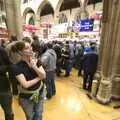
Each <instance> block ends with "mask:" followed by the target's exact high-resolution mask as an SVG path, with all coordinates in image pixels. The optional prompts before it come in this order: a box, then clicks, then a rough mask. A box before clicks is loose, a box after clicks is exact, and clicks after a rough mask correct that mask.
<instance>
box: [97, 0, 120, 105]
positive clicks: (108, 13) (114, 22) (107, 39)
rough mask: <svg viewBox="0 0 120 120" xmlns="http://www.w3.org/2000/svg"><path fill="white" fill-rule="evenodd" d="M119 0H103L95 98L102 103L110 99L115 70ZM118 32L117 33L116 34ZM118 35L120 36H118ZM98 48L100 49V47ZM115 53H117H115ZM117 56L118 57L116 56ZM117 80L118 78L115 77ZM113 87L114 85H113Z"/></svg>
mask: <svg viewBox="0 0 120 120" xmlns="http://www.w3.org/2000/svg"><path fill="white" fill-rule="evenodd" d="M119 5H120V1H119V0H110V1H107V0H104V1H103V26H104V27H103V29H102V30H103V31H104V33H103V32H102V33H103V35H104V37H103V42H104V44H103V47H101V48H102V57H101V72H100V73H101V76H102V78H101V82H100V87H99V91H98V94H97V99H98V101H100V102H101V103H103V104H107V103H109V102H110V99H111V95H112V94H111V93H112V91H111V86H112V78H114V77H113V74H114V72H115V69H114V70H113V68H116V67H114V66H115V64H114V60H115V59H116V55H115V51H116V52H117V50H116V40H117V38H118V35H119V33H118V31H119V26H118V25H119V23H118V19H119V21H120V18H119V17H120V8H119ZM117 33H118V34H117ZM119 37H120V36H119ZM101 48H100V49H101ZM116 54H117V53H116ZM117 58H118V57H117ZM117 81H118V79H117ZM114 87H115V86H114Z"/></svg>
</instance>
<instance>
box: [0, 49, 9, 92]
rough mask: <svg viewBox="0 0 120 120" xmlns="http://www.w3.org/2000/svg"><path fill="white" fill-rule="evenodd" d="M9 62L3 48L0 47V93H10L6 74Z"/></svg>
mask: <svg viewBox="0 0 120 120" xmlns="http://www.w3.org/2000/svg"><path fill="white" fill-rule="evenodd" d="M10 65H11V62H10V60H9V57H8V56H7V53H6V52H5V50H4V48H2V47H0V92H7V91H10V84H9V79H8V76H7V72H10Z"/></svg>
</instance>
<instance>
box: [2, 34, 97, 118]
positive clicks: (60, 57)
mask: <svg viewBox="0 0 120 120" xmlns="http://www.w3.org/2000/svg"><path fill="white" fill-rule="evenodd" d="M98 51H99V48H98V47H97V45H96V43H95V42H89V43H84V42H80V41H71V40H69V41H68V40H67V41H64V42H61V41H56V40H54V41H48V42H46V41H43V40H39V38H38V36H36V35H34V36H32V39H31V38H29V37H24V38H23V39H22V40H17V37H16V36H14V35H13V36H11V39H10V41H9V42H7V44H5V42H3V43H2V44H1V45H0V79H1V82H0V104H1V106H2V108H3V110H4V113H5V120H14V114H13V111H12V96H13V95H18V94H19V103H20V105H21V107H22V108H23V111H24V113H25V116H26V119H27V120H33V119H36V120H42V113H43V100H44V97H46V98H47V99H51V98H52V96H54V95H55V94H56V86H55V77H56V76H58V77H59V76H63V75H64V77H69V76H70V75H71V72H72V68H75V69H77V70H78V76H83V89H85V90H87V91H89V92H91V87H92V81H93V77H94V74H95V72H96V70H97V63H98ZM11 86H12V90H11ZM45 88H46V91H47V94H46V96H44V89H45Z"/></svg>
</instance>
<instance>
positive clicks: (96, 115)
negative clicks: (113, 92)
mask: <svg viewBox="0 0 120 120" xmlns="http://www.w3.org/2000/svg"><path fill="white" fill-rule="evenodd" d="M81 79H82V78H80V77H77V73H76V71H74V72H73V73H72V75H71V76H70V77H68V78H64V77H59V78H57V79H56V89H57V93H56V95H55V96H53V97H52V99H51V100H46V101H45V103H44V114H43V120H120V110H119V109H117V110H115V109H113V105H115V104H119V103H111V104H110V105H107V106H104V105H101V104H99V103H98V102H97V101H96V100H93V99H89V98H88V97H87V95H86V91H84V90H82V89H81V88H80V86H81V85H80V84H81ZM13 110H14V114H15V120H25V117H24V113H23V111H22V109H21V107H20V106H19V105H18V103H17V98H14V99H13ZM3 115H4V114H3V111H2V109H1V108H0V120H4V119H3Z"/></svg>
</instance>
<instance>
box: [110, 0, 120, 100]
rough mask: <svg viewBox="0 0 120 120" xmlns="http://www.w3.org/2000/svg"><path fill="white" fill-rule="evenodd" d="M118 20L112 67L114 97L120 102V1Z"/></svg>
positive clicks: (119, 2) (117, 3)
mask: <svg viewBox="0 0 120 120" xmlns="http://www.w3.org/2000/svg"><path fill="white" fill-rule="evenodd" d="M114 4H115V7H116V11H115V12H116V18H115V21H116V22H115V24H114V27H113V31H114V36H113V37H115V46H114V49H113V52H114V61H113V67H112V97H113V98H114V99H118V100H120V0H119V1H118V0H117V1H116V2H115V3H114Z"/></svg>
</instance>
